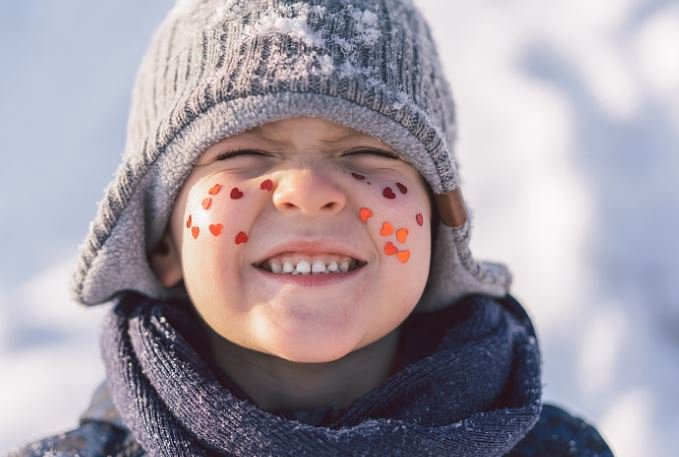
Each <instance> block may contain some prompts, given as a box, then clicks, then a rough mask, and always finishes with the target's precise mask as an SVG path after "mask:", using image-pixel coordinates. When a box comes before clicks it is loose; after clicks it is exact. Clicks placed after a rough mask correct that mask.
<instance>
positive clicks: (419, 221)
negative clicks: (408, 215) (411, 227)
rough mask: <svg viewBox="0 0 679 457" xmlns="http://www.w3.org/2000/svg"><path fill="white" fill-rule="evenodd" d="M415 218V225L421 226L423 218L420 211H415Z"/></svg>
mask: <svg viewBox="0 0 679 457" xmlns="http://www.w3.org/2000/svg"><path fill="white" fill-rule="evenodd" d="M415 220H416V221H417V225H419V226H420V227H422V225H423V224H424V218H423V217H422V213H417V214H416V215H415Z"/></svg>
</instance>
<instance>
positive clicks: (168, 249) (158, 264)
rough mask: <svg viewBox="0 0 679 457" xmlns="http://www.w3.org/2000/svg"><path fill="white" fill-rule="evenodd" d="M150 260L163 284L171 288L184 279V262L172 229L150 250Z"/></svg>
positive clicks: (152, 267)
mask: <svg viewBox="0 0 679 457" xmlns="http://www.w3.org/2000/svg"><path fill="white" fill-rule="evenodd" d="M148 261H149V264H150V265H151V269H152V270H153V272H154V273H155V274H156V276H157V277H158V280H160V283H161V284H162V285H163V286H165V287H167V288H171V287H174V286H176V285H177V284H179V282H180V281H181V280H182V278H183V273H182V262H181V259H180V258H179V252H178V251H177V247H176V245H175V243H174V240H173V239H172V233H171V232H170V230H167V231H166V232H165V235H163V238H161V240H160V241H159V242H158V244H156V246H155V247H154V248H153V250H152V251H151V252H149V254H148Z"/></svg>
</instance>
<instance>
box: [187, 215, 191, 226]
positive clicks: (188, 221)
mask: <svg viewBox="0 0 679 457" xmlns="http://www.w3.org/2000/svg"><path fill="white" fill-rule="evenodd" d="M186 228H191V215H190V214H189V217H188V219H186Z"/></svg>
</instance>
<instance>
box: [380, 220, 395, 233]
mask: <svg viewBox="0 0 679 457" xmlns="http://www.w3.org/2000/svg"><path fill="white" fill-rule="evenodd" d="M393 232H394V227H393V226H392V225H391V224H390V223H389V222H384V223H382V228H381V229H380V235H382V236H389V235H391V234H392V233H393Z"/></svg>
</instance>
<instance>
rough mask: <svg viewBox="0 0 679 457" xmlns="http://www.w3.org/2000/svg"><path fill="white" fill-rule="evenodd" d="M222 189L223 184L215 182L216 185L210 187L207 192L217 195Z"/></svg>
mask: <svg viewBox="0 0 679 457" xmlns="http://www.w3.org/2000/svg"><path fill="white" fill-rule="evenodd" d="M220 190H222V185H221V184H215V185H214V186H212V187H210V190H208V191H207V193H208V194H210V195H217V194H218V193H219V191H220Z"/></svg>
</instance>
